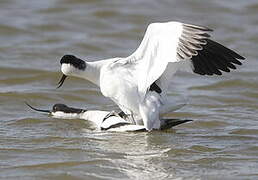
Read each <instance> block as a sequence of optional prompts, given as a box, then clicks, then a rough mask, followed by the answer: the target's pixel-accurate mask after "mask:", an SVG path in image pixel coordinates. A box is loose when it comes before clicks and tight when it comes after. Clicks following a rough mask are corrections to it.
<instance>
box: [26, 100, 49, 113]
mask: <svg viewBox="0 0 258 180" xmlns="http://www.w3.org/2000/svg"><path fill="white" fill-rule="evenodd" d="M25 104H26V105H27V106H29V107H30V108H31V109H33V110H35V111H39V112H45V113H51V111H49V110H43V109H37V108H34V107H32V106H31V105H29V104H28V103H27V102H25Z"/></svg>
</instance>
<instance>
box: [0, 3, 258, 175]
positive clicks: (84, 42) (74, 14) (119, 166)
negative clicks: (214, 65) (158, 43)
mask: <svg viewBox="0 0 258 180" xmlns="http://www.w3.org/2000/svg"><path fill="white" fill-rule="evenodd" d="M257 11H258V3H257V1H254V0H249V1H241V0H234V1H233V0H229V1H222V0H213V1H204V0H197V1H190V0H180V1H179V0H175V1H170V0H160V1H158V0H148V1H147V0H137V1H136V0H132V1H116V0H108V1H104V0H45V1H29V0H1V1H0V41H1V43H0V63H1V65H0V82H1V83H0V107H1V108H0V114H1V117H0V160H1V161H0V169H1V170H0V179H75V180H77V179H222V178H223V179H257V178H258V173H257V169H258V123H257V114H258V102H257V97H258V80H257V77H258V71H257V66H258V62H257V57H258V52H257V43H258V39H257V33H258V30H257V25H258V20H257ZM169 20H180V21H184V22H188V23H194V24H201V25H205V26H208V27H210V28H212V29H214V30H215V31H214V33H213V38H214V39H216V40H217V41H219V42H221V43H222V44H225V45H226V46H228V47H230V48H233V49H234V50H236V51H237V52H239V53H240V54H242V55H243V56H245V57H246V59H247V60H246V61H245V63H244V65H243V66H241V67H239V68H238V70H237V71H234V72H232V73H229V74H224V75H223V76H221V77H208V76H205V77H203V76H198V75H195V74H190V73H184V72H182V73H179V74H178V75H177V77H176V78H175V79H174V81H173V83H172V84H171V96H175V97H181V98H182V101H187V102H188V105H187V106H185V107H184V108H183V109H181V110H180V111H178V112H175V113H171V114H169V116H170V117H173V118H176V117H177V118H181V119H193V120H194V122H192V123H188V124H185V125H181V126H178V127H176V128H174V129H173V130H169V131H165V132H151V133H110V132H100V131H97V130H95V129H94V128H93V127H92V125H91V124H90V123H88V122H85V121H82V120H59V119H53V118H51V117H47V116H45V115H41V114H37V113H35V112H32V111H30V110H29V109H28V108H27V107H26V106H25V105H24V101H29V102H30V103H31V104H33V105H34V106H37V107H40V108H50V107H51V106H52V105H53V104H55V103H65V104H67V105H70V106H74V107H82V108H88V109H107V110H112V109H117V107H116V106H115V105H114V104H113V103H112V102H111V101H110V100H108V99H106V98H104V97H102V95H101V93H100V91H99V89H98V88H97V87H96V86H94V85H92V84H90V83H88V82H86V81H84V80H80V79H76V78H70V79H68V80H67V81H66V83H65V84H64V86H63V87H62V88H61V89H56V88H55V87H56V83H57V82H58V80H59V78H60V75H61V74H60V64H59V60H60V58H61V57H62V56H63V55H64V54H75V55H77V56H79V57H81V58H82V59H85V60H89V61H94V60H98V59H104V58H109V57H115V56H127V55H129V54H131V53H132V52H133V51H134V50H135V49H136V48H137V47H138V45H139V43H140V41H141V38H142V36H143V34H144V31H145V29H146V27H147V25H148V24H149V23H151V22H158V21H169Z"/></svg>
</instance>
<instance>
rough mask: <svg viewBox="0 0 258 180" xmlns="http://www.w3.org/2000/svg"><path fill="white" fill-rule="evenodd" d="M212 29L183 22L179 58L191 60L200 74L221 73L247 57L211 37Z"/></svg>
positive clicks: (233, 67)
mask: <svg viewBox="0 0 258 180" xmlns="http://www.w3.org/2000/svg"><path fill="white" fill-rule="evenodd" d="M210 31H212V30H211V29H209V28H207V27H203V26H197V25H191V24H183V29H182V34H181V36H180V38H179V41H178V47H177V59H179V60H191V61H192V63H193V72H195V73H197V74H200V75H214V74H216V75H221V74H222V72H221V71H224V72H230V69H236V66H235V65H241V64H242V63H241V62H240V61H239V60H244V59H245V58H244V57H242V56H240V55H239V54H237V53H236V52H234V51H233V50H231V49H229V48H227V47H225V46H223V45H221V44H219V43H217V42H215V41H212V40H210V39H209V37H210V35H209V34H208V32H210Z"/></svg>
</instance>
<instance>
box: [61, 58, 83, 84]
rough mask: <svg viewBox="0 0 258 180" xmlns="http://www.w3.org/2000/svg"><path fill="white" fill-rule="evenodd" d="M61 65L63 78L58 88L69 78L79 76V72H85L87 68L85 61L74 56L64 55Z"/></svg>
mask: <svg viewBox="0 0 258 180" xmlns="http://www.w3.org/2000/svg"><path fill="white" fill-rule="evenodd" d="M60 64H61V71H62V73H63V76H62V78H61V79H60V81H59V83H58V87H57V88H59V87H61V86H62V85H63V83H64V81H65V79H66V78H67V76H74V75H76V74H78V72H81V71H84V70H85V69H86V66H87V65H86V63H85V62H84V61H83V60H81V59H79V58H77V57H76V56H74V55H64V56H63V57H62V58H61V60H60Z"/></svg>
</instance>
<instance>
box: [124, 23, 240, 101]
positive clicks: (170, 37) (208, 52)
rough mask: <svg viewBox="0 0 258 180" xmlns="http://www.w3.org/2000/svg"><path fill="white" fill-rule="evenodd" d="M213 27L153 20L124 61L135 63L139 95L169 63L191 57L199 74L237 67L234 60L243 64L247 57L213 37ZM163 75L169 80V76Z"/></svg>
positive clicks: (142, 97)
mask: <svg viewBox="0 0 258 180" xmlns="http://www.w3.org/2000/svg"><path fill="white" fill-rule="evenodd" d="M211 31H212V30H211V29H209V28H207V27H204V26H197V25H192V24H183V23H180V22H166V23H153V24H150V25H149V26H148V28H147V30H146V33H145V35H144V38H143V40H142V42H141V44H140V46H139V47H138V49H137V50H136V51H135V52H134V53H133V54H132V55H131V56H129V57H127V58H125V59H124V60H123V61H124V63H122V64H128V63H129V64H130V65H132V66H134V68H132V69H134V70H133V71H134V73H135V74H136V77H137V79H136V82H135V83H136V86H137V87H138V92H139V96H140V99H141V100H143V99H144V97H145V95H146V92H147V91H148V90H149V88H150V86H151V85H152V84H153V83H155V81H156V80H158V79H159V78H160V77H161V76H162V74H163V73H164V71H165V70H166V68H167V65H168V63H180V62H182V64H183V63H184V62H185V61H190V62H191V63H189V64H192V65H191V67H192V69H193V72H194V73H197V74H200V75H213V74H216V75H221V74H222V73H221V71H224V72H230V69H236V66H235V64H236V65H241V64H242V63H241V62H240V61H239V60H243V59H244V57H242V56H240V55H239V54H237V53H236V52H234V51H233V50H231V49H228V48H226V47H225V46H223V45H221V44H219V43H217V42H215V41H212V40H210V39H209V37H210V35H209V34H208V33H209V32H211ZM132 66H131V67H132ZM170 67H171V66H170ZM178 68H180V67H179V66H178ZM166 71H167V70H166ZM171 77H172V76H171ZM164 79H166V81H167V82H166V83H169V82H170V81H169V80H167V79H169V78H164ZM163 84H164V83H163Z"/></svg>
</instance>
